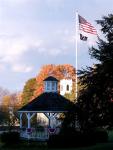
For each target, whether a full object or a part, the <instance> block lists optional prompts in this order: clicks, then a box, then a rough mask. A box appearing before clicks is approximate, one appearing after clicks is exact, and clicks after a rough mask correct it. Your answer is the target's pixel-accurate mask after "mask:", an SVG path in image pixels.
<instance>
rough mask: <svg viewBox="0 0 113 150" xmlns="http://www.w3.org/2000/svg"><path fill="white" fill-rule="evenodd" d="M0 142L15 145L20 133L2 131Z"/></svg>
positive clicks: (18, 140)
mask: <svg viewBox="0 0 113 150" xmlns="http://www.w3.org/2000/svg"><path fill="white" fill-rule="evenodd" d="M1 142H2V143H4V144H6V145H15V144H17V143H19V142H20V134H19V133H18V132H4V133H2V134H1Z"/></svg>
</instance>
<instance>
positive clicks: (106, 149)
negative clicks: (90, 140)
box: [0, 142, 113, 150]
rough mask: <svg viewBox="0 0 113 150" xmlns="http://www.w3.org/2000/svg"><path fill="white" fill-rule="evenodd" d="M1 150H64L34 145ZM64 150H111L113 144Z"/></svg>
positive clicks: (112, 149)
mask: <svg viewBox="0 0 113 150" xmlns="http://www.w3.org/2000/svg"><path fill="white" fill-rule="evenodd" d="M0 149H1V150H64V149H63V148H58V149H55V148H51V149H49V148H47V147H41V146H38V145H37V146H36V145H33V146H32V145H29V144H28V145H26V146H25V145H24V146H21V147H20V146H17V145H16V146H15V147H0ZM65 149H66V150H113V143H111V142H110V143H100V144H96V145H94V146H89V147H81V148H65Z"/></svg>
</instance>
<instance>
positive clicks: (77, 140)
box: [47, 131, 95, 148]
mask: <svg viewBox="0 0 113 150" xmlns="http://www.w3.org/2000/svg"><path fill="white" fill-rule="evenodd" d="M47 144H48V147H50V148H53V147H55V148H58V147H63V148H67V147H80V146H88V145H92V144H95V142H94V140H93V137H92V136H91V134H89V133H81V132H78V131H76V132H75V133H72V134H59V135H51V136H50V138H49V140H48V143H47Z"/></svg>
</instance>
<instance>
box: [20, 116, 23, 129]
mask: <svg viewBox="0 0 113 150" xmlns="http://www.w3.org/2000/svg"><path fill="white" fill-rule="evenodd" d="M22 115H23V113H20V128H22Z"/></svg>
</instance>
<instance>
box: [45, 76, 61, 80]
mask: <svg viewBox="0 0 113 150" xmlns="http://www.w3.org/2000/svg"><path fill="white" fill-rule="evenodd" d="M44 81H58V80H57V79H56V78H55V77H53V76H49V77H47V78H45V79H44Z"/></svg>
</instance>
